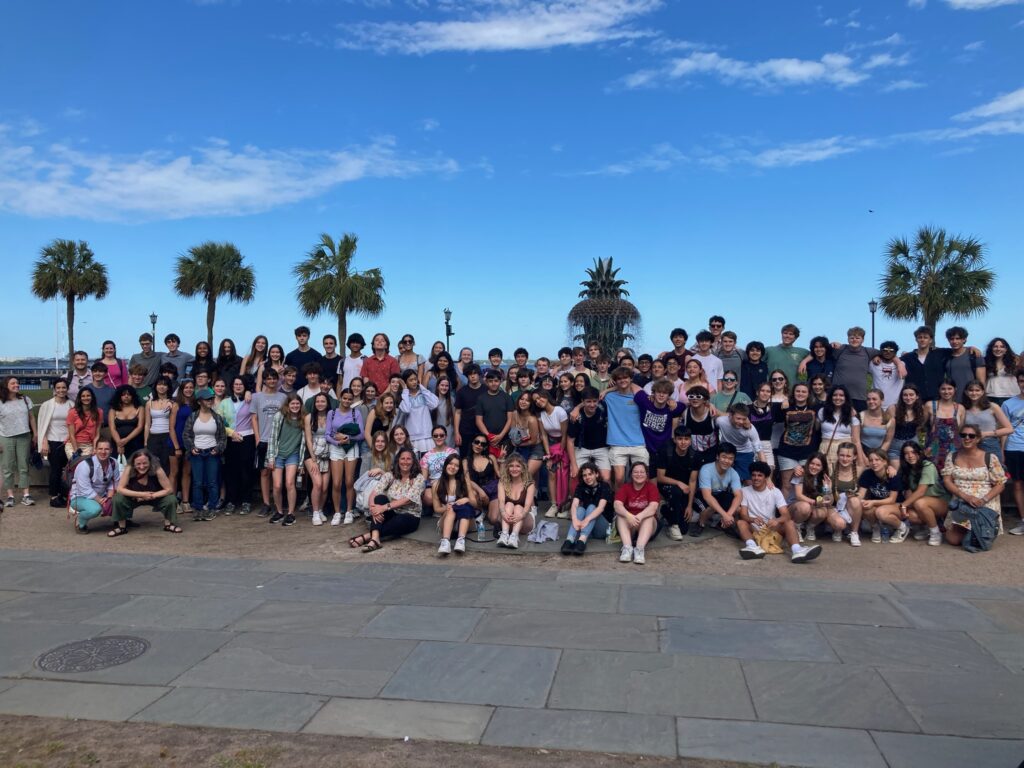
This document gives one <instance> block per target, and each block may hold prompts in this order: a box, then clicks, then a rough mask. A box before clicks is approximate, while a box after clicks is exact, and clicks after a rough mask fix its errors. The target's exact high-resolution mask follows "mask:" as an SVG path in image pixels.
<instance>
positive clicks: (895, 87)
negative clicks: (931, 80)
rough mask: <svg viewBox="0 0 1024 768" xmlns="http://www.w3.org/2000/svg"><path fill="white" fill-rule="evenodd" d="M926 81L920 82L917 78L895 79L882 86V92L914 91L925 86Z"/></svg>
mask: <svg viewBox="0 0 1024 768" xmlns="http://www.w3.org/2000/svg"><path fill="white" fill-rule="evenodd" d="M924 87H925V85H924V83H920V82H918V81H917V80H910V79H903V80H893V81H892V82H891V83H889V84H887V85H886V86H885V87H883V88H882V93H894V92H896V91H912V90H915V89H917V88H924Z"/></svg>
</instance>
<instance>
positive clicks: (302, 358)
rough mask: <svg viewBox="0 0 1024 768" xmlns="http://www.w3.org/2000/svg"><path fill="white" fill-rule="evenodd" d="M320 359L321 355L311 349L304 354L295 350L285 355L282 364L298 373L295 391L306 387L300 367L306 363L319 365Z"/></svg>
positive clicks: (304, 376)
mask: <svg viewBox="0 0 1024 768" xmlns="http://www.w3.org/2000/svg"><path fill="white" fill-rule="evenodd" d="M322 359H323V355H321V354H320V353H319V352H317V351H316V350H315V349H313V348H312V347H310V348H309V349H307V350H306V351H305V352H302V351H301V350H299V349H298V348H296V349H293V350H292V351H291V352H289V353H288V354H287V355H285V358H284V364H285V365H292V366H295V370H297V371H298V374H297V375H296V376H295V389H302V388H303V387H304V386H306V374H304V373H303V372H302V366H304V365H305V364H306V363H319V362H320V360H322Z"/></svg>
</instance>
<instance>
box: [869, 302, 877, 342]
mask: <svg viewBox="0 0 1024 768" xmlns="http://www.w3.org/2000/svg"><path fill="white" fill-rule="evenodd" d="M868 309H869V310H871V346H872V347H874V346H875V312H877V311H878V302H877V301H875V300H874V299H872V300H871V301H869V302H868Z"/></svg>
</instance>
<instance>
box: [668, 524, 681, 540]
mask: <svg viewBox="0 0 1024 768" xmlns="http://www.w3.org/2000/svg"><path fill="white" fill-rule="evenodd" d="M668 537H669V538H670V539H672V541H682V540H683V531H682V529H681V528H680V527H679V526H678V525H670V526H669V527H668Z"/></svg>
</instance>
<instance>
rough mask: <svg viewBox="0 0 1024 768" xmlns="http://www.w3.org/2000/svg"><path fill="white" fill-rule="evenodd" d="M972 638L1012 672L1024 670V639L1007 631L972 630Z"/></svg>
mask: <svg viewBox="0 0 1024 768" xmlns="http://www.w3.org/2000/svg"><path fill="white" fill-rule="evenodd" d="M971 639H972V640H974V641H975V642H976V643H978V644H979V645H980V646H982V647H983V648H984V649H985V650H986V651H988V652H989V653H990V654H992V656H994V657H995V659H996V661H998V662H999V663H1001V664H1002V665H1004V666H1005V667H1007V668H1008V669H1009V670H1010V671H1012V672H1017V673H1020V672H1024V640H1022V639H1021V637H1020V635H1011V634H1007V633H1006V632H971Z"/></svg>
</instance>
